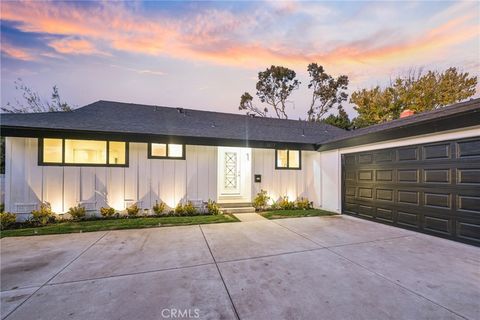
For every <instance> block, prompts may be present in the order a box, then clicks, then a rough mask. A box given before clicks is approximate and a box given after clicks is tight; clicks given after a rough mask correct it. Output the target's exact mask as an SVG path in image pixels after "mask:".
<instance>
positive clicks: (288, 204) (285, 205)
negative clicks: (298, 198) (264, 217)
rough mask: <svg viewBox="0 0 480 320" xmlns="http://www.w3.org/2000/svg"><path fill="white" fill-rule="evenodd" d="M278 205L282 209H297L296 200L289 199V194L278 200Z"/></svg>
mask: <svg viewBox="0 0 480 320" xmlns="http://www.w3.org/2000/svg"><path fill="white" fill-rule="evenodd" d="M278 207H279V208H280V209H281V210H292V209H295V202H293V201H289V200H288V196H283V197H282V198H281V199H280V201H279V202H278Z"/></svg>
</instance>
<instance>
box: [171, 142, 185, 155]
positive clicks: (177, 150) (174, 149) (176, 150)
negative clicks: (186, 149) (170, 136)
mask: <svg viewBox="0 0 480 320" xmlns="http://www.w3.org/2000/svg"><path fill="white" fill-rule="evenodd" d="M168 156H169V157H172V158H182V157H183V145H181V144H169V145H168Z"/></svg>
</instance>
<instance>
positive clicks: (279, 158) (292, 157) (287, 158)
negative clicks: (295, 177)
mask: <svg viewBox="0 0 480 320" xmlns="http://www.w3.org/2000/svg"><path fill="white" fill-rule="evenodd" d="M301 159H302V158H301V153H300V150H287V149H285V150H275V169H295V170H300V169H301V162H302V160H301Z"/></svg>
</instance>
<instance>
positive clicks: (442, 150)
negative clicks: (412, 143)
mask: <svg viewBox="0 0 480 320" xmlns="http://www.w3.org/2000/svg"><path fill="white" fill-rule="evenodd" d="M422 154H423V159H424V160H432V159H434V160H437V159H450V157H451V147H450V143H442V144H435V145H426V146H424V147H423V152H422Z"/></svg>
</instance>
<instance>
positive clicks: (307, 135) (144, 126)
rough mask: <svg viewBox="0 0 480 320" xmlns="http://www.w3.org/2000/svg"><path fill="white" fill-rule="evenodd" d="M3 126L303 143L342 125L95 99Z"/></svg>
mask: <svg viewBox="0 0 480 320" xmlns="http://www.w3.org/2000/svg"><path fill="white" fill-rule="evenodd" d="M1 121H2V126H3V127H16V128H21V127H25V128H30V129H31V128H34V129H45V130H52V129H53V130H62V131H63V130H65V131H68V130H80V131H89V132H100V133H107V132H114V133H122V134H126V135H128V134H146V135H159V136H175V137H198V138H203V139H222V140H236V141H249V142H250V141H262V142H265V141H268V142H274V143H275V142H276V143H291V144H309V145H311V146H312V148H313V145H314V144H315V143H318V142H322V141H326V140H331V139H333V138H335V137H338V136H341V135H343V134H345V130H342V129H339V128H336V127H333V126H330V125H327V124H322V123H310V122H306V121H296V120H281V119H273V118H254V117H250V116H245V115H239V114H231V113H220V112H209V111H200V110H191V109H180V111H179V109H178V108H170V107H160V106H151V105H140V104H131V103H120V102H111V101H97V102H94V103H92V104H90V105H87V106H85V107H82V108H79V109H76V110H74V111H72V112H48V113H32V114H3V115H2V119H1Z"/></svg>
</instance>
